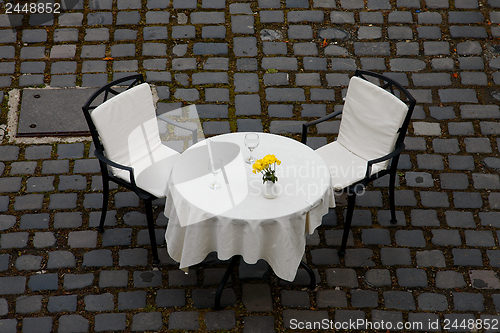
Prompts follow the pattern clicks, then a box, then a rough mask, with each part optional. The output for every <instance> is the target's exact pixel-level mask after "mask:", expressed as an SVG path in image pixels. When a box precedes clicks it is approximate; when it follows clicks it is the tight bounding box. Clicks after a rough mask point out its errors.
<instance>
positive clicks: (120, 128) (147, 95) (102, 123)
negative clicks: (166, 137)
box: [90, 83, 161, 173]
mask: <svg viewBox="0 0 500 333" xmlns="http://www.w3.org/2000/svg"><path fill="white" fill-rule="evenodd" d="M90 115H91V117H92V120H93V121H94V124H95V126H96V128H97V131H98V132H99V137H100V138H101V141H102V144H103V145H104V150H105V153H106V156H107V157H108V158H109V159H110V160H112V161H114V162H116V163H119V164H123V165H126V166H133V165H134V164H135V163H136V162H138V161H141V164H144V159H149V160H150V163H153V162H154V160H153V159H154V158H153V154H152V152H153V151H154V150H155V149H157V148H158V147H159V146H161V141H160V134H159V131H158V123H157V120H156V112H155V109H154V104H153V97H152V94H151V89H150V88H149V84H147V83H142V84H140V85H138V86H135V87H133V88H130V89H128V90H126V91H124V92H122V93H120V94H118V95H117V96H115V97H113V98H111V99H109V100H107V101H106V102H104V103H102V104H101V105H99V106H98V107H97V108H95V109H94V111H93V112H92V113H91V114H90ZM146 164H149V163H146ZM112 170H113V168H112ZM116 171H118V170H113V172H114V173H116Z"/></svg>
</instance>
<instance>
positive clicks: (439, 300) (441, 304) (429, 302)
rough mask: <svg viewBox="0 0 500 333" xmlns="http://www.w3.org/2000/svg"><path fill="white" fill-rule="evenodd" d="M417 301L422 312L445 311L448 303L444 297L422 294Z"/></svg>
mask: <svg viewBox="0 0 500 333" xmlns="http://www.w3.org/2000/svg"><path fill="white" fill-rule="evenodd" d="M417 299H418V307H419V309H421V310H424V311H445V310H446V309H447V308H448V301H447V300H446V296H444V295H440V294H434V293H423V294H420V295H419V296H418V298H417Z"/></svg>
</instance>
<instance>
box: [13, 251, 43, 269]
mask: <svg viewBox="0 0 500 333" xmlns="http://www.w3.org/2000/svg"><path fill="white" fill-rule="evenodd" d="M42 259H43V257H41V256H34V255H31V254H28V255H22V256H20V257H18V258H17V259H16V264H15V267H16V269H18V270H20V271H29V270H38V269H40V268H41V263H42Z"/></svg>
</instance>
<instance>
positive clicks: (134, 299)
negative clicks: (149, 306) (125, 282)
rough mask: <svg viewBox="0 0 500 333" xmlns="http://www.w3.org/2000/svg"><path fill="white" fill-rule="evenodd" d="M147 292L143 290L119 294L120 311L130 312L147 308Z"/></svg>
mask: <svg viewBox="0 0 500 333" xmlns="http://www.w3.org/2000/svg"><path fill="white" fill-rule="evenodd" d="M146 296H147V292H146V291H143V290H139V291H128V292H120V293H118V309H119V310H130V309H141V308H144V307H146Z"/></svg>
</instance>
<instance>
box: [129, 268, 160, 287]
mask: <svg viewBox="0 0 500 333" xmlns="http://www.w3.org/2000/svg"><path fill="white" fill-rule="evenodd" d="M161 281H162V273H161V272H160V271H135V272H134V287H136V288H144V287H159V286H160V285H161Z"/></svg>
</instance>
